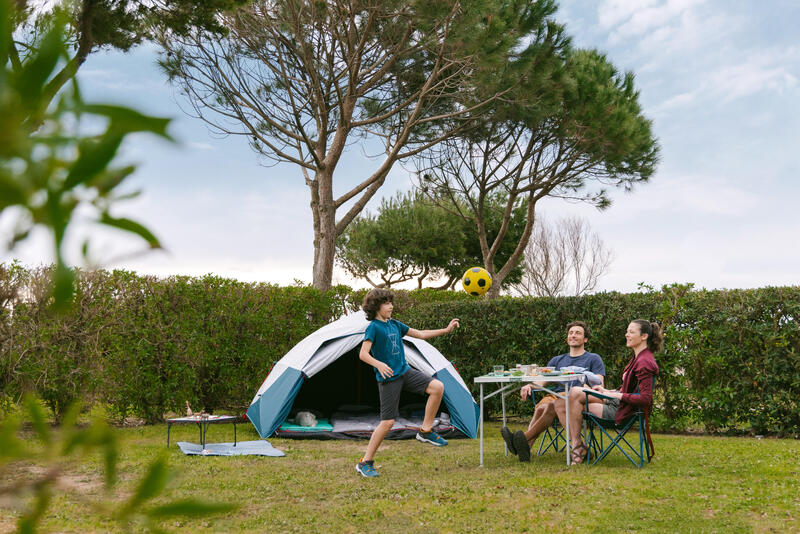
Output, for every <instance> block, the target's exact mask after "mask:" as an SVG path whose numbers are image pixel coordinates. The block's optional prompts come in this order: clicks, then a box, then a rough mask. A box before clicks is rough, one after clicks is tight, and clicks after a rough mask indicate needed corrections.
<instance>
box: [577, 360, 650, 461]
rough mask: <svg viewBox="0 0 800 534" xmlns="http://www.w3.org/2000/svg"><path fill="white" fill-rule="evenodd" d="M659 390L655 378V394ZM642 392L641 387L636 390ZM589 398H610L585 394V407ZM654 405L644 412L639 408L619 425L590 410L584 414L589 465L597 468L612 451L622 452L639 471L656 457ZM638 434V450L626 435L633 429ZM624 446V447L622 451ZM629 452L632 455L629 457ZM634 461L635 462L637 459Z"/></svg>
mask: <svg viewBox="0 0 800 534" xmlns="http://www.w3.org/2000/svg"><path fill="white" fill-rule="evenodd" d="M655 389H656V377H655V376H654V377H653V391H655ZM636 392H637V393H638V392H639V388H638V387H637V388H636ZM589 395H593V396H595V397H598V398H601V399H610V398H611V397H609V396H607V395H603V394H601V393H598V392H596V391H586V405H587V406H588V405H589ZM652 408H653V407H652V405H651V406H648V407H647V408H645V409H644V410H642V409H639V410H637V411H636V413H634V414H633V415H631V416H630V417H628V418H627V419H624V420H623V421H622V422H621V423H619V424H617V422H616V420H614V419H603V418H602V417H599V416H597V415H595V414H593V413H592V412H590V411H589V410H585V411H584V412H583V420H584V422H585V423H586V429H587V434H588V436H589V439H588V441H587V445H588V447H589V452H588V454H587V455H586V464H587V465H594V464H596V463H597V462H599V461H600V460H602V459H603V458H605V457H606V456H608V453H610V452H611V451H612V450H614V449H615V448H616V449H619V451H620V452H621V453H622V454H623V455H625V457H626V458H627V459H628V460H630V462H631V463H632V464H633V465H635V466H636V467H638V468H641V467H642V466H643V465H644V463H645V460H647V462H650V458H652V457H653V455H654V454H655V452H654V450H653V440H652V438H651V437H650V412H651V411H652ZM634 426H635V427H636V428H637V429H638V431H639V447H638V449H637V448H636V447H634V446H633V445H631V443H630V442H629V441H628V440H627V439H626V437H625V435H626V434H627V433H628V430H630V429H631V428H634ZM623 445H624V446H625V447H624V448H623ZM629 452H630V454H628V453H629ZM634 458H635V460H634Z"/></svg>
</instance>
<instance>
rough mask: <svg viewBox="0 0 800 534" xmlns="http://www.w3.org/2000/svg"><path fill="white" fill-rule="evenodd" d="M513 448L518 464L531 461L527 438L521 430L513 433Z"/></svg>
mask: <svg viewBox="0 0 800 534" xmlns="http://www.w3.org/2000/svg"><path fill="white" fill-rule="evenodd" d="M513 441H514V448H515V449H517V456H519V461H520V462H530V461H531V446H530V445H529V444H528V438H526V437H525V433H524V432H523V431H522V430H517V431H516V432H514V440H513Z"/></svg>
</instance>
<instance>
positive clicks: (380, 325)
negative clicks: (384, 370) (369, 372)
mask: <svg viewBox="0 0 800 534" xmlns="http://www.w3.org/2000/svg"><path fill="white" fill-rule="evenodd" d="M407 333H408V326H406V325H404V324H403V323H401V322H400V321H395V320H394V319H389V320H388V321H385V322H384V321H381V320H379V319H373V320H372V321H370V323H369V325H367V331H366V332H364V340H369V341H372V347H371V348H370V350H369V353H370V354H372V357H373V358H375V359H376V360H380V361H382V362H383V363H385V364H386V365H388V366H389V367H391V368H392V371H394V374H393V375H392V376H390V377H389V378H385V379H384V378H383V377H382V376H381V374H380V373H379V372H378V370H377V369H375V378H376V379H377V380H378V382H390V381H392V380H395V379H397V378H400V377H401V376H403V375H404V374H405V373H406V371H408V369H409V367H408V362H406V353H405V350H403V336H405V335H406V334H407Z"/></svg>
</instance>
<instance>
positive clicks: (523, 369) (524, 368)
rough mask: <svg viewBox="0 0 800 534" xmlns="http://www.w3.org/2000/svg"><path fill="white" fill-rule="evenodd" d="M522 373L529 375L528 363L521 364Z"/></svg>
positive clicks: (529, 367)
mask: <svg viewBox="0 0 800 534" xmlns="http://www.w3.org/2000/svg"><path fill="white" fill-rule="evenodd" d="M522 374H523V375H525V376H530V374H531V366H530V365H523V366H522Z"/></svg>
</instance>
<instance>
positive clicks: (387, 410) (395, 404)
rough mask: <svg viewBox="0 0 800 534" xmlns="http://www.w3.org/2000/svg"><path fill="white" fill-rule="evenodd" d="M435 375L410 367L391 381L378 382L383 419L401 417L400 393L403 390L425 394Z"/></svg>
mask: <svg viewBox="0 0 800 534" xmlns="http://www.w3.org/2000/svg"><path fill="white" fill-rule="evenodd" d="M431 380H433V377H432V376H430V375H426V374H425V373H423V372H421V371H417V370H416V369H414V368H413V367H410V368H409V369H408V371H406V372H405V373H404V374H403V376H401V377H400V378H398V379H397V380H391V381H389V382H378V394H379V395H380V398H381V421H387V420H389V419H397V418H398V417H400V393H402V392H403V390H406V391H412V392H414V393H419V394H421V395H424V394H425V390H426V389H428V384H430V383H431Z"/></svg>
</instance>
